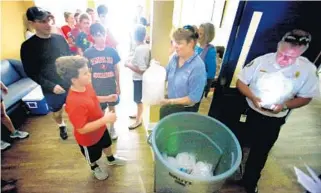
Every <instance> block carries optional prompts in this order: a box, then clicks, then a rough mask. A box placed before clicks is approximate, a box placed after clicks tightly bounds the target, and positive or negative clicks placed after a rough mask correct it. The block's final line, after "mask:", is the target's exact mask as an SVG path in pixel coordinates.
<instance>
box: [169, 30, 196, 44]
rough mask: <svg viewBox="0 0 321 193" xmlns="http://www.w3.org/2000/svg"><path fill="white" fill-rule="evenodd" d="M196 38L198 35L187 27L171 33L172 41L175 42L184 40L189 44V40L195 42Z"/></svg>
mask: <svg viewBox="0 0 321 193" xmlns="http://www.w3.org/2000/svg"><path fill="white" fill-rule="evenodd" d="M197 38H198V33H197V32H196V31H195V29H194V28H193V27H192V26H188V27H186V26H185V27H183V28H178V29H177V30H175V32H174V33H173V39H174V40H175V41H180V40H186V41H187V42H188V43H189V42H190V41H191V40H194V41H196V40H197Z"/></svg>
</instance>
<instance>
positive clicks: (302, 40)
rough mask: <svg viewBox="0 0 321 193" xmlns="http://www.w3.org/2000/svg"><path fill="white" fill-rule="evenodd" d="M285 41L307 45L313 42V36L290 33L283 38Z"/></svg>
mask: <svg viewBox="0 0 321 193" xmlns="http://www.w3.org/2000/svg"><path fill="white" fill-rule="evenodd" d="M283 41H284V42H289V43H292V44H297V45H300V46H301V45H304V46H307V45H308V44H309V43H310V42H311V38H309V37H306V36H303V37H302V36H298V35H288V36H286V37H284V38H283Z"/></svg>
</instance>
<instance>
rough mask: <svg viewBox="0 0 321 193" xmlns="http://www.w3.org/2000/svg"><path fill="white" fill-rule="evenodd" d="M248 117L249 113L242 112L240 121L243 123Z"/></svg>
mask: <svg viewBox="0 0 321 193" xmlns="http://www.w3.org/2000/svg"><path fill="white" fill-rule="evenodd" d="M246 118H247V115H245V114H241V117H240V122H241V123H245V122H246Z"/></svg>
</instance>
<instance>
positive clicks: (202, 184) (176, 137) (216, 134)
mask: <svg viewBox="0 0 321 193" xmlns="http://www.w3.org/2000/svg"><path fill="white" fill-rule="evenodd" d="M151 144H152V148H153V151H154V156H155V181H154V182H155V183H154V191H156V192H173V193H195V192H197V193H207V192H208V193H213V192H216V191H218V190H219V189H220V188H221V187H222V185H223V184H224V182H225V180H226V179H227V178H229V177H230V176H232V175H233V174H234V173H235V171H236V170H237V169H238V167H239V165H240V163H241V159H242V152H241V147H240V144H239V142H238V140H237V139H236V137H235V135H234V134H233V133H232V132H231V131H230V129H228V128H227V127H226V126H225V125H224V124H222V123H221V122H219V121H217V120H216V119H214V118H211V117H208V116H203V115H200V114H197V113H190V112H182V113H175V114H172V115H169V116H167V117H165V118H164V119H162V120H161V121H160V122H159V123H158V124H157V125H156V126H155V128H154V130H153V132H152V134H151ZM164 152H166V153H167V155H168V156H173V157H175V156H176V155H177V154H178V153H181V152H189V153H193V154H195V155H196V158H197V160H198V161H205V162H208V163H212V164H213V169H214V172H213V173H214V176H212V177H209V178H205V177H198V176H192V175H190V174H186V173H184V172H181V171H179V170H178V169H176V168H174V167H173V166H171V165H169V163H167V161H166V160H165V159H164V158H163V156H162V154H163V153H164Z"/></svg>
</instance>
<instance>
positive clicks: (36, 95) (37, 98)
mask: <svg viewBox="0 0 321 193" xmlns="http://www.w3.org/2000/svg"><path fill="white" fill-rule="evenodd" d="M22 101H23V102H24V103H25V104H26V105H27V106H28V109H29V111H30V113H31V114H33V115H46V114H48V113H49V108H48V104H47V102H46V99H45V97H44V96H43V93H42V90H41V87H40V86H37V87H36V88H35V89H33V90H32V91H31V92H30V93H29V94H27V95H26V96H25V97H23V98H22Z"/></svg>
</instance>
